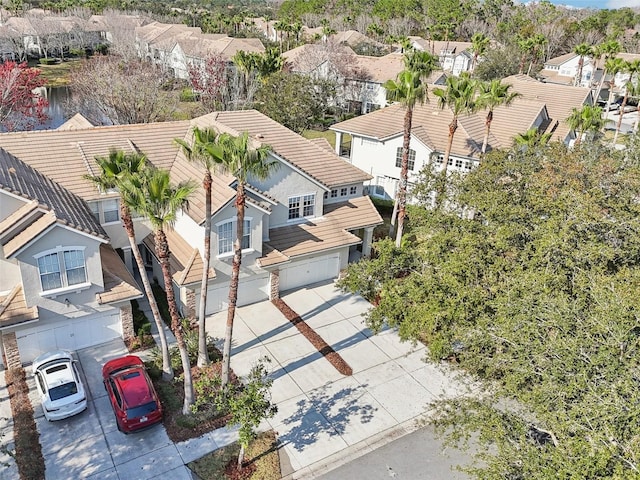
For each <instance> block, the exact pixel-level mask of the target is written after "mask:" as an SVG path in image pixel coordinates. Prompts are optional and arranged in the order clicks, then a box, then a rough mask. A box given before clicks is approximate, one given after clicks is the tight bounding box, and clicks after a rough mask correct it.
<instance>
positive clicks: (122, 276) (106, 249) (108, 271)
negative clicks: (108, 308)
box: [96, 245, 142, 305]
mask: <svg viewBox="0 0 640 480" xmlns="http://www.w3.org/2000/svg"><path fill="white" fill-rule="evenodd" d="M100 260H101V262H102V279H103V281H104V291H103V292H102V293H98V294H97V295H96V298H97V300H98V303H99V304H100V305H104V304H107V303H113V302H122V301H125V300H132V299H134V298H140V297H142V291H141V290H140V287H139V286H138V283H137V282H136V281H135V279H134V278H133V276H132V275H131V273H130V272H129V270H127V267H126V266H125V264H124V262H123V261H122V259H121V258H120V256H119V255H118V254H117V253H116V251H115V250H114V249H113V247H111V245H100Z"/></svg>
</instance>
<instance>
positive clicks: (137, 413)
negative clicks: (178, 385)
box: [127, 402, 158, 420]
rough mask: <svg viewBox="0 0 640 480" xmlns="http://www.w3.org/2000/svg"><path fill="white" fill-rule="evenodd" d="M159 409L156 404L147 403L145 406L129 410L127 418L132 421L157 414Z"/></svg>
mask: <svg viewBox="0 0 640 480" xmlns="http://www.w3.org/2000/svg"><path fill="white" fill-rule="evenodd" d="M157 409H158V405H157V404H156V402H149V403H145V404H144V405H140V406H137V407H133V408H128V409H127V418H128V419H129V420H131V419H132V418H138V417H142V416H143V415H148V414H149V413H151V412H155V411H156V410H157Z"/></svg>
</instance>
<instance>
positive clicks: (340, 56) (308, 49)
mask: <svg viewBox="0 0 640 480" xmlns="http://www.w3.org/2000/svg"><path fill="white" fill-rule="evenodd" d="M282 56H283V57H284V59H285V61H286V62H287V64H288V66H289V67H290V68H291V70H292V71H294V72H300V73H311V72H313V71H314V70H316V69H317V68H318V67H320V65H322V64H323V63H324V62H326V61H329V62H331V61H332V60H336V61H337V62H339V63H345V62H348V63H353V62H355V61H356V58H357V55H356V53H355V52H354V51H353V50H352V49H351V48H349V47H348V46H346V45H339V44H335V43H305V44H304V45H300V46H299V47H296V48H293V49H291V50H289V51H287V52H284V53H283V54H282Z"/></svg>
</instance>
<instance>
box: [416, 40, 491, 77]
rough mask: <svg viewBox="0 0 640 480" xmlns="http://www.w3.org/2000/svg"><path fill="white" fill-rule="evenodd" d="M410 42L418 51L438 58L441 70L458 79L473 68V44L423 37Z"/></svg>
mask: <svg viewBox="0 0 640 480" xmlns="http://www.w3.org/2000/svg"><path fill="white" fill-rule="evenodd" d="M409 40H410V41H411V46H412V47H413V48H415V49H416V50H423V51H425V52H429V53H431V54H432V55H435V56H436V57H438V62H439V63H440V68H442V70H444V71H445V72H448V73H451V74H452V75H453V76H456V77H457V76H458V75H460V74H461V73H462V72H469V71H471V68H472V67H473V52H472V51H471V47H472V46H473V44H472V43H471V42H454V41H441V40H425V39H423V38H421V37H409ZM480 60H481V59H479V61H480Z"/></svg>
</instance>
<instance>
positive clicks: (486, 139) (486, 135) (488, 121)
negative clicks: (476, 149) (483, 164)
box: [481, 110, 493, 155]
mask: <svg viewBox="0 0 640 480" xmlns="http://www.w3.org/2000/svg"><path fill="white" fill-rule="evenodd" d="M491 122H493V110H489V112H488V113H487V118H486V119H485V121H484V126H485V129H484V140H483V141H482V151H481V152H482V155H484V154H485V153H487V145H488V144H489V132H490V131H491Z"/></svg>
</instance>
